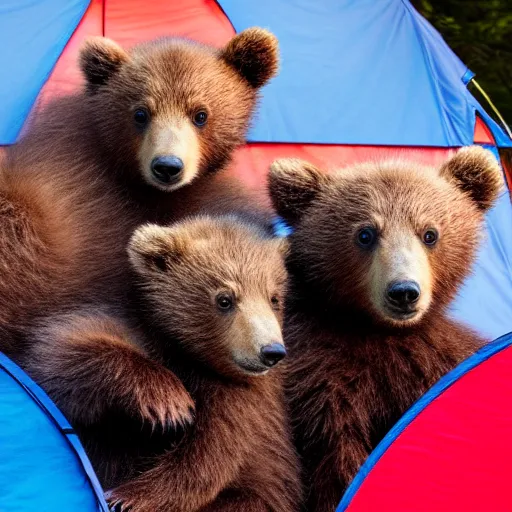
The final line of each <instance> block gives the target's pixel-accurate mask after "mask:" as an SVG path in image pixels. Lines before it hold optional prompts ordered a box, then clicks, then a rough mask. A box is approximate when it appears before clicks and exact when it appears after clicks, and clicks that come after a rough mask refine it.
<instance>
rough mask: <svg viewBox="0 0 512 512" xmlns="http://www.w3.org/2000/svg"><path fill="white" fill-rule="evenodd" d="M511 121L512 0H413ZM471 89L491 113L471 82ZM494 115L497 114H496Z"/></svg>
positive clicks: (506, 119) (507, 120) (511, 121)
mask: <svg viewBox="0 0 512 512" xmlns="http://www.w3.org/2000/svg"><path fill="white" fill-rule="evenodd" d="M411 3H412V4H413V5H414V7H415V8H416V9H417V10H418V11H419V12H420V13H421V14H422V15H423V16H424V17H425V18H427V20H428V21H429V22H430V23H431V24H432V25H434V27H435V28H436V29H437V30H438V31H439V32H440V33H441V34H442V36H443V38H444V39H445V41H446V42H447V43H448V45H449V46H450V47H451V48H452V50H453V51H454V52H455V53H456V54H457V55H458V56H459V58H460V59H461V60H462V61H463V62H464V63H465V64H466V65H467V66H468V67H469V69H471V71H473V73H475V74H476V76H475V80H476V81H477V82H478V84H479V85H480V86H481V87H482V88H483V89H484V91H485V92H486V93H487V94H488V95H489V96H490V99H491V101H492V102H493V103H494V105H495V106H496V107H497V109H498V110H499V112H500V114H501V115H502V116H503V117H504V118H505V121H506V122H507V124H508V125H509V126H511V125H512V0H479V1H477V0H411ZM470 90H471V92H472V93H473V94H474V95H475V97H476V98H477V99H478V100H479V101H480V102H481V103H482V106H483V107H484V108H485V110H486V111H487V112H488V113H489V114H490V115H492V112H491V109H490V108H489V106H488V105H487V103H486V102H485V100H483V99H482V97H481V96H480V95H479V93H478V92H476V91H475V90H474V88H472V87H471V85H470ZM493 117H495V116H493Z"/></svg>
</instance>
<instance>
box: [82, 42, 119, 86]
mask: <svg viewBox="0 0 512 512" xmlns="http://www.w3.org/2000/svg"><path fill="white" fill-rule="evenodd" d="M128 58H129V57H128V54H127V53H126V52H125V51H124V50H123V49H122V48H121V47H120V46H119V45H118V44H117V43H115V42H114V41H112V40H111V39H107V38H106V37H90V38H89V39H87V40H86V42H85V43H84V45H83V46H82V48H81V50H80V69H81V70H82V73H83V74H84V76H85V80H86V83H87V91H88V92H90V93H93V94H94V93H95V92H96V91H97V90H98V89H99V88H100V87H101V86H102V85H105V84H106V83H107V82H108V81H109V80H110V79H111V78H112V76H113V75H114V74H115V73H117V71H119V69H120V67H121V66H122V64H124V63H125V62H127V61H128Z"/></svg>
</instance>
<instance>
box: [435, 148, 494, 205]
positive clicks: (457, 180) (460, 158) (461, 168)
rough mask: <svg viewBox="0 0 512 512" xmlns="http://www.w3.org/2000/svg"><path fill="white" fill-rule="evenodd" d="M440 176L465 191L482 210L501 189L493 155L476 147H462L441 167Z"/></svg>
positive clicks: (490, 203) (492, 201) (492, 200)
mask: <svg viewBox="0 0 512 512" xmlns="http://www.w3.org/2000/svg"><path fill="white" fill-rule="evenodd" d="M440 174H441V176H442V177H444V178H445V179H447V180H448V181H450V182H451V183H453V184H454V185H455V186H456V187H458V188H459V189H460V190H462V191H463V192H465V193H466V194H467V195H468V196H469V197H470V198H471V199H472V200H473V201H475V203H476V204H477V206H478V208H479V209H480V210H482V211H487V210H488V209H489V208H491V206H492V205H493V204H494V202H495V201H496V199H497V198H498V195H499V194H500V192H501V190H502V188H503V175H502V173H501V169H500V166H499V164H498V161H497V160H496V158H495V157H494V155H493V154H492V153H491V152H490V151H489V150H487V149H484V148H482V147H480V146H469V147H466V148H462V149H460V150H459V151H457V153H455V155H454V156H453V157H452V158H450V160H448V161H447V162H446V163H444V164H443V166H442V167H441V170H440Z"/></svg>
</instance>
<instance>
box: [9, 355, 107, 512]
mask: <svg viewBox="0 0 512 512" xmlns="http://www.w3.org/2000/svg"><path fill="white" fill-rule="evenodd" d="M0 410H1V411H2V414H1V418H0V509H1V510H2V511H4V512H10V511H25V510H26V511H28V510H30V511H36V510H37V511H38V512H55V511H57V510H80V511H81V512H82V511H83V512H108V507H107V504H106V502H105V500H104V499H103V492H102V490H101V487H100V484H99V482H98V480H97V478H96V475H95V474H94V471H93V470H92V467H91V464H90V462H89V460H88V459H87V456H86V455H85V452H84V449H83V448H82V446H81V444H80V441H79V440H78V437H77V435H76V434H75V433H74V431H73V429H72V428H71V426H70V425H69V423H68V422H67V420H66V419H65V418H64V416H62V414H61V413H60V411H59V410H58V409H57V408H56V407H55V405H54V404H53V403H52V401H51V400H50V399H49V398H48V396H47V395H46V394H45V393H44V391H43V390H42V389H41V388H40V387H39V386H38V385H37V384H35V382H33V381H32V380H31V379H30V378H29V377H28V376H27V375H26V374H25V373H24V372H23V370H21V368H19V367H18V366H16V365H15V364H14V363H13V362H12V361H10V360H9V359H7V358H6V357H5V356H4V355H2V354H0Z"/></svg>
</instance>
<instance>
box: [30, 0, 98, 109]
mask: <svg viewBox="0 0 512 512" xmlns="http://www.w3.org/2000/svg"><path fill="white" fill-rule="evenodd" d="M103 3H104V0H90V4H89V7H88V9H87V11H85V14H84V15H83V17H82V19H81V20H80V23H79V24H78V26H77V28H76V30H75V31H74V32H73V35H72V36H71V39H70V40H69V41H68V44H67V45H66V47H65V48H64V50H63V52H62V54H61V56H60V57H59V60H58V61H57V63H56V64H55V67H54V68H53V71H52V73H51V75H50V77H49V78H48V81H47V82H46V84H45V85H44V87H43V89H42V90H41V94H40V95H39V97H38V100H37V108H38V109H39V108H41V107H43V106H44V105H46V103H47V102H48V100H50V99H51V98H52V97H54V96H60V95H63V94H69V93H72V92H74V91H76V90H77V89H78V88H79V87H81V86H82V84H83V79H82V74H81V72H80V69H79V67H78V54H79V50H80V47H81V46H82V44H83V42H84V40H85V39H86V38H87V37H90V36H102V35H103Z"/></svg>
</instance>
